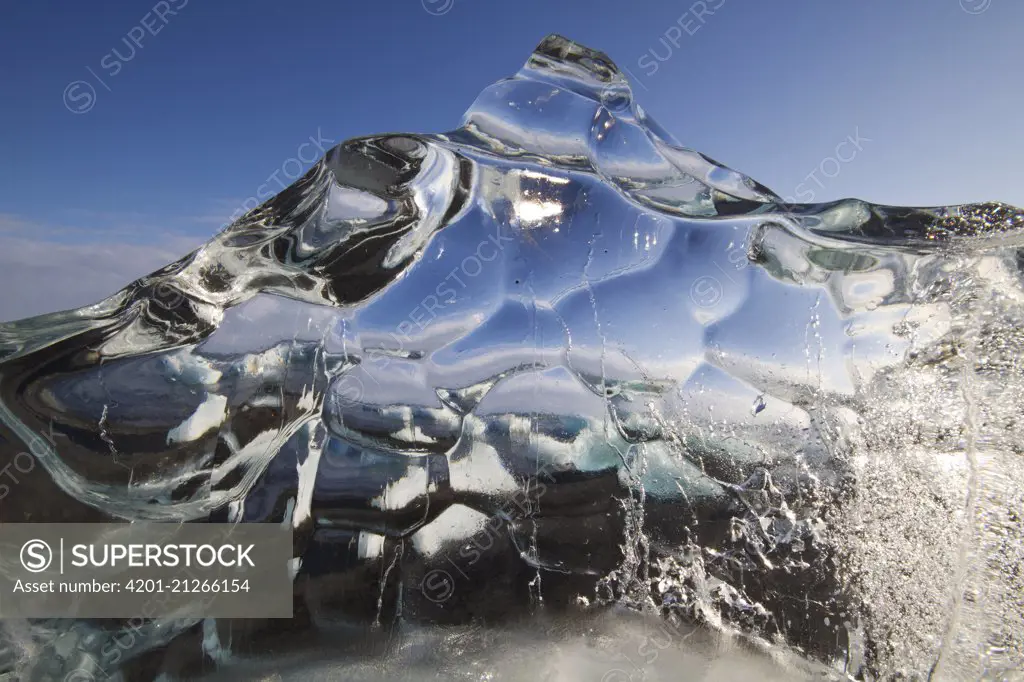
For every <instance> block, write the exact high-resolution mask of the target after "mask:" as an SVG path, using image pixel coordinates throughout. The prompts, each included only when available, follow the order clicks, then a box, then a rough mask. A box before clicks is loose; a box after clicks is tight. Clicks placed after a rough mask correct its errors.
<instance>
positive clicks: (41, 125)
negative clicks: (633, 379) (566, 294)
mask: <svg viewBox="0 0 1024 682" xmlns="http://www.w3.org/2000/svg"><path fill="white" fill-rule="evenodd" d="M1022 26H1024V3H1022V2H1020V1H1019V0H901V1H900V2H892V1H891V0H830V1H829V2H822V1H821V0H791V1H789V2H772V1H768V0H703V2H696V3H695V2H693V0H683V1H682V2H675V1H662V0H652V1H650V2H642V1H637V2H626V1H623V0H619V1H618V2H610V1H605V0H562V1H556V0H522V1H518V2H497V1H495V0H391V1H388V2H338V1H337V0H308V1H305V2H293V3H285V2H280V1H279V0H273V1H271V0H252V1H251V2H247V3H244V4H243V3H223V2H222V3H214V2H210V1H209V0H163V1H161V2H154V1H151V0H145V1H139V2H136V1H134V0H132V1H128V0H121V1H119V2H107V3H94V2H90V3H78V2H71V1H70V0H68V1H66V2H54V1H46V0H38V1H37V2H8V3H4V4H3V6H2V8H0V69H2V76H0V79H2V82H3V84H4V95H5V97H4V106H3V120H4V125H2V126H0V145H2V147H0V148H2V151H3V155H4V163H3V164H2V165H0V188H2V189H0V290H2V291H3V292H4V293H3V294H2V296H0V320H2V319H13V318H17V317H21V316H25V315H30V314H38V313H42V312H47V311H50V310H56V309H62V308H67V307H71V306H77V305H84V304H87V303H91V302H94V301H95V300H97V299H100V298H102V297H104V296H105V295H107V294H109V293H113V291H115V290H116V289H117V288H119V287H120V286H122V285H123V284H126V283H127V282H128V281H130V280H131V279H133V278H135V277H137V276H139V275H142V274H145V273H146V272H149V271H151V270H153V269H155V268H157V267H159V266H161V265H163V264H165V263H166V262H168V261H170V260H172V259H174V258H176V257H179V256H181V255H183V254H184V253H186V252H187V251H188V250H189V249H190V248H192V247H193V246H195V245H197V244H198V243H200V242H202V241H204V240H205V239H207V238H208V237H209V236H211V235H212V234H213V233H214V232H215V231H216V230H217V229H218V228H219V227H220V226H221V225H222V224H223V223H224V221H225V220H226V219H227V218H228V217H229V216H230V215H231V214H232V213H234V212H235V211H236V210H237V209H238V208H239V207H240V206H241V205H242V204H243V203H244V202H245V200H246V199H247V198H249V197H252V196H253V195H255V194H256V193H257V188H258V187H259V186H260V185H263V184H265V183H266V182H267V180H268V178H271V177H272V176H273V175H274V174H275V173H277V174H278V175H277V176H276V177H283V176H285V175H287V174H291V175H294V174H296V173H297V172H298V168H299V166H300V165H301V166H302V168H303V169H304V168H305V167H308V165H309V163H308V162H307V163H303V161H302V160H296V161H291V162H289V161H288V159H298V157H299V156H302V157H304V159H306V160H311V159H312V158H313V153H312V147H310V146H309V145H307V146H306V147H304V148H303V147H301V145H303V143H308V142H309V141H310V137H311V136H312V138H313V139H314V140H319V141H320V142H321V144H324V145H327V146H330V144H331V141H341V140H343V139H346V138H349V137H354V136H359V135H367V134H373V133H383V132H396V131H408V132H440V131H444V130H448V129H451V128H453V127H455V126H456V125H457V124H458V122H459V119H460V118H461V115H462V113H463V111H464V110H465V109H466V108H467V107H468V106H469V104H470V103H471V102H472V101H473V99H474V98H475V97H476V95H477V93H478V92H479V91H480V90H481V89H482V88H483V87H484V86H486V85H487V84H489V83H491V82H493V81H495V80H497V79H499V78H502V77H505V76H508V75H511V74H512V73H514V72H515V71H516V70H517V69H518V68H519V66H520V65H521V64H522V63H523V62H524V61H525V60H526V58H527V56H528V55H529V53H530V51H531V50H532V48H533V47H534V46H535V45H536V43H537V42H538V41H539V40H540V39H541V38H542V37H543V36H544V35H546V34H547V33H552V32H556V33H561V34H563V35H566V36H568V37H569V38H572V39H573V40H576V41H578V42H581V43H584V44H586V45H588V46H590V47H594V48H597V49H600V50H603V51H605V52H607V53H608V54H609V55H610V56H611V57H612V58H613V59H614V60H615V61H616V62H617V63H618V64H620V66H622V67H624V68H625V69H628V71H629V72H630V73H631V74H632V76H633V77H634V79H635V80H636V81H637V83H636V84H635V85H634V92H635V94H636V97H637V99H638V100H639V101H640V103H641V104H642V105H643V106H644V107H645V108H646V109H647V110H648V111H649V112H650V113H651V114H653V115H654V117H655V118H657V119H658V120H659V121H660V123H661V124H662V125H663V126H664V127H665V128H667V129H668V130H670V131H671V132H672V133H673V134H674V135H675V136H676V137H677V138H678V139H679V140H680V141H682V142H683V143H684V144H686V145H688V146H691V147H694V148H696V149H699V150H701V151H703V152H704V153H706V154H708V155H710V156H711V157H713V158H715V159H717V160H719V161H721V162H723V163H725V164H727V165H729V166H732V167H733V168H736V169H737V170H740V171H742V172H744V173H747V174H748V175H751V176H752V177H754V178H756V179H757V180H759V181H760V182H762V183H764V184H766V185H768V186H769V187H771V188H772V189H774V190H775V191H776V192H778V193H779V194H781V195H783V196H784V197H792V198H799V199H804V200H814V201H827V200H831V199H836V198H840V197H846V196H856V197H860V198H863V199H866V200H870V201H876V202H881V203H894V204H908V205H933V204H953V203H963V202H969V201H981V200H1001V201H1006V202H1009V203H1014V204H1017V205H1022V206H1024V182H1022V177H1024V176H1022V173H1021V166H1022V162H1021V160H1022V159H1024V134H1022V133H1024V124H1022V121H1024V116H1022V114H1021V112H1022V111H1024V92H1022V87H1021V86H1022V81H1021V73H1024V41H1021V40H1020V29H1021V27H1022ZM851 136H853V137H854V139H857V140H859V143H858V144H857V145H855V146H851V145H850V144H849V143H847V144H846V146H845V147H844V148H843V150H842V152H841V153H837V146H838V145H840V144H842V143H843V141H844V140H848V139H850V138H851ZM300 150H301V151H300ZM317 154H319V152H317ZM837 156H841V157H842V159H844V160H843V161H841V162H836V161H835V160H834V159H835V158H836V157H837ZM851 157H852V158H851ZM829 159H833V160H832V161H829ZM845 159H849V160H845ZM816 169H817V170H816ZM812 173H813V176H810V177H809V175H810V174H812ZM808 192H810V194H808ZM812 195H813V199H812V198H811V196H812Z"/></svg>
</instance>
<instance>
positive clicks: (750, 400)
mask: <svg viewBox="0 0 1024 682" xmlns="http://www.w3.org/2000/svg"><path fill="white" fill-rule="evenodd" d="M1022 244H1024V213H1022V212H1021V211H1020V210H1018V209H1015V208H1012V207H1009V206H1006V205H1002V204H996V203H989V204H977V205H965V206H955V207H946V208H894V207H889V206H878V205H873V204H869V203H866V202H864V201H859V200H854V199H848V200H843V201H836V202H830V203H823V204H811V205H804V204H801V205H792V204H786V203H785V202H784V201H783V200H782V199H780V197H779V196H777V195H776V194H774V193H773V192H772V191H771V190H769V189H767V188H766V187H764V186H762V185H760V184H758V183H757V182H755V181H753V180H751V179H750V178H748V177H746V176H744V175H742V174H740V173H738V172H736V171H733V170H731V169H729V168H726V167H724V166H722V165H721V164H719V163H717V162H715V161H713V160H711V159H709V158H708V157H706V156H704V155H703V154H701V153H699V152H697V151H694V150H691V149H687V148H686V147H683V146H681V145H680V144H679V143H678V142H676V141H675V140H674V138H672V136H671V135H669V134H668V133H667V132H665V131H664V130H662V129H661V128H660V127H659V126H658V125H657V124H656V123H655V122H654V121H652V120H651V119H650V117H648V116H647V115H646V114H645V113H644V111H643V109H642V108H641V107H640V106H639V105H638V104H637V103H636V102H635V101H634V99H633V93H632V90H631V88H630V85H629V83H628V82H627V80H626V79H625V78H624V76H623V74H622V73H621V72H620V71H619V69H617V68H616V66H615V65H614V64H613V63H612V62H611V61H610V60H609V59H608V58H607V57H606V56H605V55H604V54H602V53H600V52H596V51H593V50H590V49H587V48H585V47H582V46H580V45H578V44H576V43H573V42H571V41H569V40H567V39H564V38H562V37H558V36H550V37H548V38H546V39H545V40H544V41H543V42H542V43H541V44H540V46H539V47H538V48H537V50H536V51H535V52H534V53H533V55H532V56H531V57H530V59H529V61H528V62H527V64H526V65H525V66H524V67H523V68H522V70H521V71H519V73H518V74H516V75H515V76H514V77H513V78H510V79H506V80H502V81H499V82H497V83H495V84H494V85H492V86H490V87H488V88H487V89H485V90H484V91H483V93H482V94H481V95H480V96H479V98H478V99H477V100H476V102H475V103H474V104H473V106H472V107H471V108H470V109H469V111H468V112H467V113H466V115H465V118H464V119H463V122H462V125H461V126H460V127H459V128H458V129H456V130H454V131H452V132H450V133H446V134H441V135H411V134H410V135H400V134H396V135H382V136H375V137H366V138H359V139H353V140H349V141H347V142H344V143H342V144H340V145H338V146H337V147H335V148H334V149H332V150H331V151H330V152H329V153H328V154H327V155H326V156H325V157H324V158H323V159H322V160H321V161H320V162H319V163H317V164H316V165H315V166H314V167H313V168H311V169H310V170H309V172H308V173H306V175H305V176H303V177H302V178H301V179H299V180H298V181H297V182H295V184H293V185H292V186H291V187H289V188H287V189H286V190H284V191H283V192H281V193H280V194H279V195H278V196H276V197H274V198H273V199H271V200H269V201H268V202H267V203H265V204H264V205H262V206H260V207H258V208H257V209H255V210H253V211H251V212H250V213H248V214H247V215H245V216H243V217H242V218H241V219H239V220H238V221H237V222H235V223H234V224H232V225H230V226H229V227H227V228H226V229H225V230H224V231H222V232H221V233H220V234H218V235H216V236H215V237H214V238H213V239H212V240H211V241H210V242H208V243H207V244H206V245H204V246H202V247H201V248H199V249H198V250H196V251H195V252H193V253H191V254H189V255H188V256H186V257H184V258H182V259H181V260H179V261H177V262H175V263H172V264H170V265H168V266H167V267H165V268H163V269H162V270H160V271H158V272H155V273H153V274H152V275H150V276H147V277H144V278H142V279H140V280H138V281H136V282H134V283H132V284H131V285H129V286H128V287H126V288H125V289H123V290H122V291H120V292H118V293H116V294H114V295H113V296H111V297H110V298H108V299H106V300H104V301H102V302H100V303H97V304H96V305H93V306H89V307H85V308H81V309H78V310H73V311H68V312H60V313H55V314H50V315H43V316H40V317H36V318H31V319H27V320H22V321H18V322H13V323H8V324H3V325H0V390H2V393H0V420H2V424H0V427H2V428H0V452H2V457H3V461H4V463H15V464H17V465H18V471H19V472H21V471H23V470H24V469H26V468H29V466H28V465H29V462H28V460H25V459H24V457H22V459H21V460H16V457H18V456H19V453H23V452H30V453H31V457H32V466H31V468H32V471H30V472H29V473H23V474H18V476H19V481H18V483H17V485H11V490H10V492H9V494H7V495H6V496H5V498H4V499H3V501H2V503H0V512H2V519H3V520H4V521H7V522H12V521H33V522H58V521H83V522H84V521H99V520H108V519H121V520H125V521H129V520H137V519H147V520H157V521H189V522H202V521H209V520H215V521H223V520H235V521H242V522H257V521H263V522H267V521H274V522H282V523H290V524H292V526H293V527H294V529H295V538H296V539H295V557H296V558H297V561H296V562H295V565H296V567H297V574H296V578H295V583H294V585H295V617H294V618H293V619H292V620H290V621H273V620H268V621H262V622H261V621H244V622H243V621H220V622H214V621H211V620H206V621H195V620H187V621H167V620H157V621H147V622H145V623H144V624H142V625H140V626H139V628H138V629H137V630H135V631H133V632H135V633H136V636H135V637H134V638H133V641H132V644H131V646H130V647H128V648H125V649H124V650H123V651H121V655H120V656H119V661H118V663H117V666H116V670H112V669H108V668H109V665H108V663H107V662H105V661H104V660H102V656H101V655H100V653H99V652H100V651H102V650H103V647H104V646H105V645H106V646H108V647H109V643H110V638H111V637H112V636H113V635H112V634H111V633H114V632H116V631H117V629H118V628H119V627H122V626H123V623H121V622H117V621H111V622H104V621H90V622H68V621H45V622H43V621H40V622H28V623H20V624H15V623H11V622H8V623H6V624H5V633H6V642H7V650H6V651H7V653H6V656H5V657H4V659H5V660H6V661H7V664H6V665H7V667H8V670H13V669H15V668H17V670H18V671H20V672H19V674H21V675H23V676H24V677H23V679H63V677H62V675H64V674H65V673H66V671H69V670H79V669H82V670H85V669H86V668H88V666H90V665H93V666H96V667H97V669H99V670H100V671H101V672H103V673H104V674H107V675H111V676H115V677H111V679H123V680H143V679H155V678H157V677H158V676H159V675H163V676H164V677H161V678H160V679H179V678H182V677H184V676H187V675H189V674H195V671H197V670H207V671H208V670H211V669H213V668H215V667H218V666H220V667H222V668H223V667H225V666H227V667H230V665H232V663H231V661H238V660H245V659H246V658H249V659H252V658H253V657H257V658H258V657H259V656H268V655H269V656H271V661H272V660H273V654H281V655H283V654H285V653H288V654H294V653H295V652H296V651H301V650H302V648H303V647H304V646H306V644H307V643H308V642H310V641H313V640H315V639H316V638H317V637H321V638H322V637H323V636H325V635H324V633H329V639H331V640H332V641H334V642H335V643H336V646H337V647H338V650H339V651H342V650H343V649H344V650H348V649H345V647H351V646H354V645H352V644H351V643H352V642H364V643H366V642H377V644H366V646H371V647H372V646H377V645H379V648H378V649H374V651H377V655H379V656H383V657H387V656H391V655H394V648H395V647H399V648H400V647H401V646H402V644H401V642H402V640H401V638H394V637H392V636H391V635H393V634H394V633H395V632H396V631H398V630H401V629H403V628H405V629H409V628H414V627H420V626H424V627H453V626H465V625H474V626H476V625H482V626H486V625H488V624H497V623H502V622H522V619H524V618H542V617H545V614H547V616H551V615H552V614H569V615H572V614H576V615H575V616H573V617H578V618H584V617H586V614H587V613H588V612H595V611H601V610H607V609H609V608H612V607H614V608H619V609H621V608H627V609H635V610H637V611H641V612H648V613H654V614H658V615H660V617H661V618H663V619H664V620H665V621H666V622H671V623H687V624H690V625H697V626H700V628H701V629H702V630H704V631H706V632H712V633H717V634H716V636H718V637H731V638H735V639H739V640H741V641H743V642H745V643H746V644H747V645H749V646H751V647H753V649H755V650H758V651H762V652H763V653H764V654H765V655H767V656H773V657H776V658H778V657H779V656H783V655H786V656H789V655H793V656H795V658H794V659H792V660H796V661H799V662H798V663H792V665H793V666H794V668H793V670H794V674H796V670H797V669H800V670H811V671H814V670H817V671H819V673H820V674H824V675H825V676H834V677H837V678H847V677H849V678H851V679H924V677H925V676H931V679H950V680H954V679H955V680H960V679H980V678H990V679H1003V678H1002V677H1001V676H1003V675H1009V674H1010V672H1009V671H1012V670H1015V669H1019V666H1021V664H1022V662H1024V615H1022V614H1024V572H1022V571H1021V565H1022V563H1021V562H1022V558H1024V542H1022V540H1024V531H1022V521H1021V514H1022V510H1024V493H1022V492H1021V491H1022V490H1024V460H1022V456H1024V455H1022V452H1024V420H1022V419H1021V414H1022V411H1021V407H1022V405H1024V380H1022V369H1024V367H1022V362H1024V361H1022V359H1021V358H1022V357H1024V356H1022V353H1021V351H1022V347H1024V332H1022V331H1021V329H1022V326H1021V322H1022V320H1024V275H1022V273H1024V258H1022V254H1024V251H1022V248H1021V247H1022ZM382 632H383V633H390V634H389V636H388V637H383V638H380V639H374V637H375V636H376V634H379V633H382ZM375 633H376V634H375ZM340 642H343V643H344V646H343V645H342V644H340ZM360 646H362V645H360ZM339 655H343V654H341V653H340V654H339ZM364 655H365V654H364ZM787 660H790V659H787ZM104 666H107V667H104ZM190 671H191V672H190ZM821 671H825V672H823V673H822V672H821ZM118 675H119V676H120V677H116V676H118ZM19 679H21V678H19ZM75 679H77V678H75ZM83 679H85V678H83ZM97 679H100V678H98V677H97ZM103 679H106V678H103ZM467 679H468V678H467ZM479 679H483V678H479ZM494 679H507V678H504V677H501V676H500V675H499V676H498V677H496V678H494Z"/></svg>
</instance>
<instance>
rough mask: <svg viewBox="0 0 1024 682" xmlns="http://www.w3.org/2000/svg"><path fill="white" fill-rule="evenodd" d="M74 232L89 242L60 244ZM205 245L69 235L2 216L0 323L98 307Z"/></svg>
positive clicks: (175, 239)
mask: <svg viewBox="0 0 1024 682" xmlns="http://www.w3.org/2000/svg"><path fill="white" fill-rule="evenodd" d="M72 231H74V232H76V233H77V234H78V235H82V234H85V235H88V237H89V238H90V239H89V240H88V241H85V242H81V240H80V239H79V240H76V241H78V242H81V243H68V242H67V241H62V240H60V236H63V235H67V234H68V233H69V232H72ZM59 235H60V236H59ZM202 241H203V240H202V239H201V238H199V237H187V236H184V235H181V234H180V233H171V234H167V235H163V236H162V237H161V239H160V240H159V241H158V242H155V243H153V244H139V243H127V242H125V241H124V237H123V234H118V233H117V232H111V233H107V232H105V231H93V230H74V229H73V228H72V229H71V230H68V229H66V228H55V227H51V226H46V225H39V224H35V223H32V222H30V221H26V220H22V219H19V218H17V217H15V216H6V215H0V292H2V293H0V321H9V320H17V319H21V318H24V317H31V316H33V315H41V314H43V313H48V312H55V311H58V310H67V309H70V308H78V307H81V306H84V305H90V304H92V303H96V302H97V301H101V300H103V299H104V298H106V297H108V296H110V295H111V294H113V293H115V292H117V291H118V290H120V289H121V288H123V287H124V286H126V285H127V284H130V283H131V282H132V281H134V280H136V279H138V278H139V277H142V276H143V275H147V274H149V273H151V272H153V271H154V270H158V269H160V268H162V267H163V266H165V265H167V264H168V263H171V262H173V261H175V260H177V259H179V258H181V257H182V256H184V255H185V254H187V253H188V252H189V251H191V250H193V249H194V248H196V247H197V246H199V245H200V243H202Z"/></svg>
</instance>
